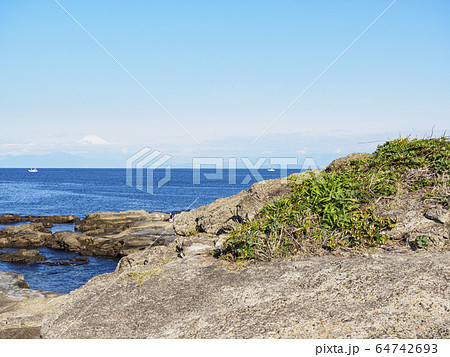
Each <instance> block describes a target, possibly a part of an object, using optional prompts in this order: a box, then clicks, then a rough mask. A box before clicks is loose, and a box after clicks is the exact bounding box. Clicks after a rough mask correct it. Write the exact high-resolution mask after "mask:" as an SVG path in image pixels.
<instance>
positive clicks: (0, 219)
mask: <svg viewBox="0 0 450 357" xmlns="http://www.w3.org/2000/svg"><path fill="white" fill-rule="evenodd" d="M79 220H80V219H79V218H78V217H76V216H18V215H15V214H1V215H0V224H13V223H19V222H42V223H57V224H70V223H75V222H77V221H79Z"/></svg>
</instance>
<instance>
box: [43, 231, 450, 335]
mask: <svg viewBox="0 0 450 357" xmlns="http://www.w3.org/2000/svg"><path fill="white" fill-rule="evenodd" d="M189 238H192V237H189ZM189 238H187V239H186V240H189ZM198 244H202V243H201V242H200V241H199V242H198ZM203 244H205V245H210V243H203ZM170 248H172V249H171V252H169V250H170ZM158 249H160V253H161V254H159V255H157V256H153V257H152V258H150V259H149V261H148V262H147V264H146V262H145V260H144V261H139V262H137V264H136V265H133V264H132V265H129V267H128V268H127V267H126V265H125V260H126V259H128V263H130V262H129V259H130V258H132V256H131V255H130V256H128V257H126V258H123V260H124V265H123V266H122V269H118V270H117V271H116V272H115V273H110V274H104V275H101V276H97V277H95V278H93V279H92V280H90V281H89V282H88V283H87V284H86V285H85V286H83V287H81V288H80V289H77V290H76V291H74V292H72V293H71V294H70V295H69V296H67V299H66V300H65V302H64V305H62V306H61V308H60V309H58V310H57V311H56V313H54V314H53V315H48V316H47V317H46V320H45V322H44V325H43V328H42V330H41V335H42V336H43V337H44V338H448V337H449V336H450V317H449V315H448V313H447V312H448V310H449V309H450V292H449V290H448V289H443V288H442V287H445V286H447V282H448V280H449V279H450V275H449V274H450V271H449V270H448V269H447V268H446V267H447V266H448V264H447V263H448V259H449V258H450V256H449V253H448V252H447V253H433V254H432V253H421V254H417V253H414V252H411V251H410V252H409V253H404V254H387V253H380V254H377V256H376V257H375V256H374V257H367V258H365V257H334V256H326V257H314V258H310V259H306V260H302V261H291V262H271V263H265V264H257V265H249V266H247V267H244V268H241V269H237V268H236V267H235V265H234V264H231V263H226V262H223V261H218V260H215V259H213V258H212V257H210V256H206V255H204V254H200V255H197V254H196V253H195V251H196V249H193V250H192V251H191V252H190V253H189V250H188V249H185V251H186V257H185V258H183V259H181V258H178V257H177V254H176V251H175V249H174V247H173V246H172V247H158ZM151 251H154V250H153V249H148V250H146V251H145V253H149V254H150V252H151ZM134 254H136V253H134ZM134 254H133V255H134ZM142 255H145V254H142V253H141V254H140V258H142ZM138 260H139V259H138ZM135 263H136V262H135ZM130 266H131V267H130ZM105 289H107V290H108V293H107V294H102V292H104V291H105ZM100 294H102V295H101V296H102V299H101V302H100V301H99V302H98V303H95V302H94V303H92V302H93V301H95V299H96V298H97V297H98V296H100ZM86 306H89V307H88V308H87V309H86ZM74 321H76V323H75V324H74V323H73V322H74ZM69 326H70V328H68V327H69Z"/></svg>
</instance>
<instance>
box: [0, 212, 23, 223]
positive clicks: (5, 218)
mask: <svg viewBox="0 0 450 357" xmlns="http://www.w3.org/2000/svg"><path fill="white" fill-rule="evenodd" d="M26 221H27V219H26V218H25V217H21V216H17V215H15V214H0V224H12V223H18V222H26Z"/></svg>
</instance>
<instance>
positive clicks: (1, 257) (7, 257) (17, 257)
mask: <svg viewBox="0 0 450 357" xmlns="http://www.w3.org/2000/svg"><path fill="white" fill-rule="evenodd" d="M45 259H46V258H45V257H44V256H43V255H41V254H39V251H37V250H32V249H30V250H27V249H19V250H18V251H17V252H6V253H2V252H0V261H2V262H9V263H20V264H26V263H40V262H43V261H44V260H45Z"/></svg>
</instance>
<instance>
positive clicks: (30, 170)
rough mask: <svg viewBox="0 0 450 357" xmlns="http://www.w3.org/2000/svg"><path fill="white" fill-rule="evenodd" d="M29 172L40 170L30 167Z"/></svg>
mask: <svg viewBox="0 0 450 357" xmlns="http://www.w3.org/2000/svg"><path fill="white" fill-rule="evenodd" d="M28 172H38V170H37V169H29V170H28Z"/></svg>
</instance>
